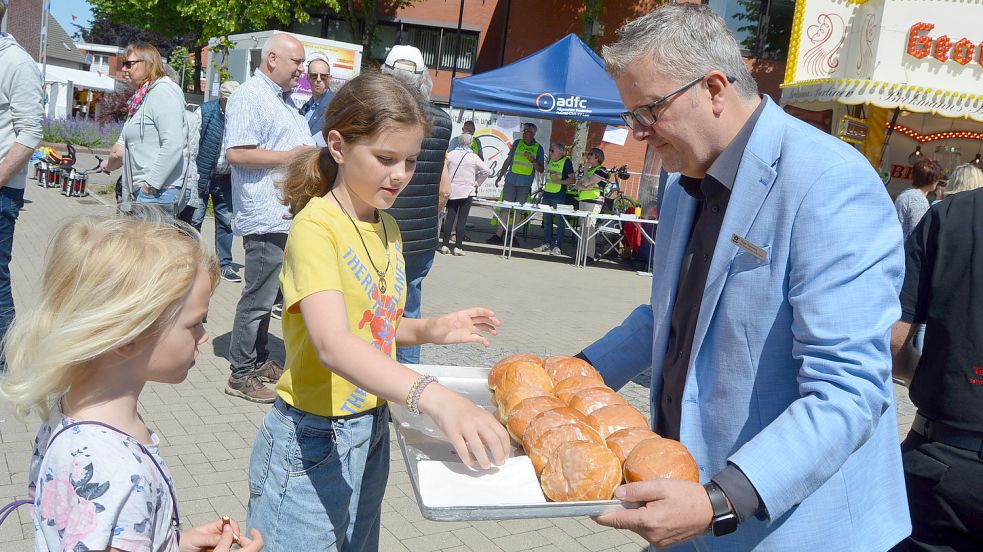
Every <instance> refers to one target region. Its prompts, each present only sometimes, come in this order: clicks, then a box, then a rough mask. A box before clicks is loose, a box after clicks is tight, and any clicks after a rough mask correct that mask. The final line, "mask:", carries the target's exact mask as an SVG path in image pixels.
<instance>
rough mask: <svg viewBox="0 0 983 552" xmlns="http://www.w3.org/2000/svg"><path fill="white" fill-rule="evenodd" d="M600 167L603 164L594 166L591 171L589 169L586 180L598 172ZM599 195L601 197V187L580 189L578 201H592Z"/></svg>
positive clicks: (585, 176)
mask: <svg viewBox="0 0 983 552" xmlns="http://www.w3.org/2000/svg"><path fill="white" fill-rule="evenodd" d="M600 168H601V166H600V165H598V166H596V167H594V168H593V169H590V170H589V171H587V174H585V175H584V180H587V179H588V178H590V177H592V176H594V173H596V172H597V169H600ZM599 197H601V189H600V188H597V187H595V188H593V189H591V190H580V193H579V194H578V195H577V200H578V201H592V200H595V199H597V198H599Z"/></svg>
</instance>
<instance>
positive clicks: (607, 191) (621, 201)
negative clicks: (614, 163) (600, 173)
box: [601, 164, 638, 215]
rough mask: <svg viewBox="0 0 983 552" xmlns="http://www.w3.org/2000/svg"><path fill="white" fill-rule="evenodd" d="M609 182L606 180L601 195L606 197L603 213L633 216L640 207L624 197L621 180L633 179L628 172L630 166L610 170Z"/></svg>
mask: <svg viewBox="0 0 983 552" xmlns="http://www.w3.org/2000/svg"><path fill="white" fill-rule="evenodd" d="M608 174H609V175H611V176H609V177H608V180H605V181H604V183H603V187H602V188H601V194H602V195H603V196H604V207H602V212H607V213H612V214H615V215H621V214H632V213H634V212H635V208H636V207H638V203H637V202H636V201H635V200H634V199H632V198H630V197H628V196H626V195H624V194H623V193H622V192H621V184H620V183H619V182H618V181H619V180H628V179H629V178H631V173H629V172H628V165H627V164H625V165H622V166H620V167H615V168H612V169H608Z"/></svg>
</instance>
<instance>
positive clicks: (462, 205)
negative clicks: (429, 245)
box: [441, 197, 474, 249]
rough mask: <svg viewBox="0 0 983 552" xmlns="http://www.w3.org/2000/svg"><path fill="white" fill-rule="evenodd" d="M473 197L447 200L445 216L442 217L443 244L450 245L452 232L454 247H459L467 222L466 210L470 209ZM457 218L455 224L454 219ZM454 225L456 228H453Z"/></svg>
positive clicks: (462, 240)
mask: <svg viewBox="0 0 983 552" xmlns="http://www.w3.org/2000/svg"><path fill="white" fill-rule="evenodd" d="M473 199H474V198H473V197H466V198H464V199H448V200H447V216H446V217H445V218H444V226H443V228H441V233H442V234H443V242H444V243H443V245H445V246H447V247H450V242H451V234H454V248H455V249H456V248H458V247H461V243H463V242H464V225H465V224H467V222H468V212H470V211H471V200H473ZM455 220H457V224H456V225H455V224H454V221H455ZM455 226H456V229H455V228H454V227H455Z"/></svg>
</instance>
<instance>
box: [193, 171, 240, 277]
mask: <svg viewBox="0 0 983 552" xmlns="http://www.w3.org/2000/svg"><path fill="white" fill-rule="evenodd" d="M198 197H199V198H201V202H200V203H199V204H198V208H197V209H195V214H194V215H192V216H191V225H192V226H194V227H195V229H196V230H198V231H199V232H201V223H202V222H204V220H205V211H207V210H208V200H209V199H211V200H212V208H213V209H214V210H215V254H216V255H218V262H219V265H220V266H221V267H222V268H225V267H227V266H232V177H231V176H230V175H227V174H217V175H215V176H213V177H212V179H211V180H210V181H209V182H208V189H206V190H205V191H200V190H199V192H198Z"/></svg>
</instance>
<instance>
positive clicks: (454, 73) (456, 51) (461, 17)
mask: <svg viewBox="0 0 983 552" xmlns="http://www.w3.org/2000/svg"><path fill="white" fill-rule="evenodd" d="M463 22H464V0H461V11H459V12H458V13H457V38H456V39H455V40H457V47H456V48H455V49H454V65H453V66H452V67H451V82H454V77H455V76H457V60H458V59H460V58H461V25H462V24H463ZM471 72H472V73H473V72H474V67H472V68H471Z"/></svg>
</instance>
